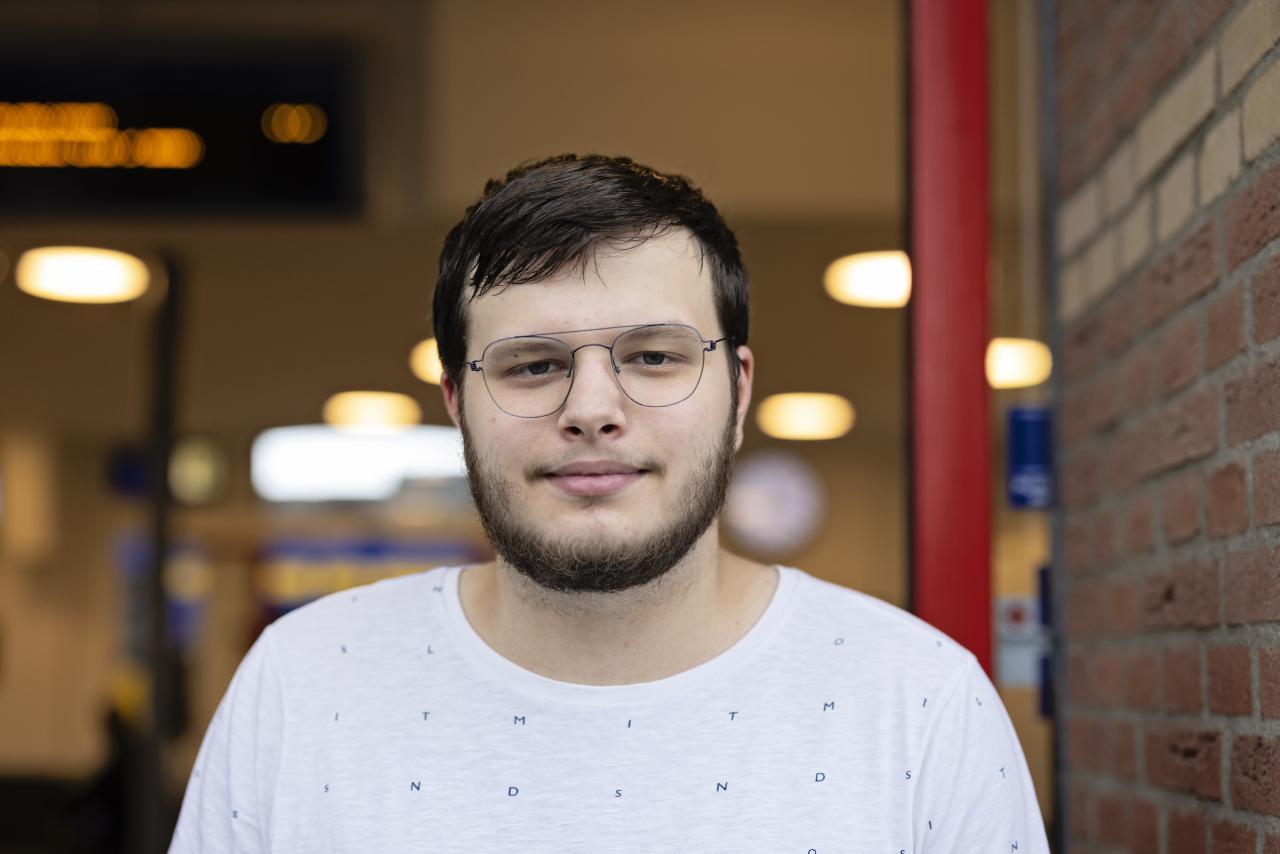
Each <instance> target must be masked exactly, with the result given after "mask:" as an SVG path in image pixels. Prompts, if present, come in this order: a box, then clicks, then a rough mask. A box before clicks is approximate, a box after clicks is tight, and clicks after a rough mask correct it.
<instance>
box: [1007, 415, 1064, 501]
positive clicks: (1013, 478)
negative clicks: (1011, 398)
mask: <svg viewBox="0 0 1280 854" xmlns="http://www.w3.org/2000/svg"><path fill="white" fill-rule="evenodd" d="M1006 436H1007V439H1006V443H1007V446H1008V448H1009V503H1010V504H1011V505H1012V506H1013V507H1016V508H1019V509H1023V510H1042V509H1044V508H1046V507H1049V506H1050V505H1051V504H1052V503H1053V423H1052V420H1051V415H1050V411H1049V408H1048V407H1047V406H1015V407H1012V408H1010V410H1009V429H1008V432H1007V433H1006Z"/></svg>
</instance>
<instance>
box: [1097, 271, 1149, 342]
mask: <svg viewBox="0 0 1280 854" xmlns="http://www.w3.org/2000/svg"><path fill="white" fill-rule="evenodd" d="M1141 307H1142V291H1141V290H1139V289H1138V286H1137V283H1132V284H1126V285H1122V286H1120V287H1118V288H1116V289H1115V290H1114V291H1112V293H1111V294H1110V295H1109V296H1108V297H1107V300H1106V302H1105V303H1104V304H1103V309H1102V318H1101V319H1100V321H1099V322H1100V324H1101V326H1102V331H1101V335H1102V352H1103V355H1106V356H1111V357H1112V358H1115V357H1118V356H1121V355H1123V354H1124V352H1125V351H1126V350H1128V349H1129V347H1130V346H1131V345H1132V344H1133V341H1134V339H1135V338H1136V337H1137V336H1138V334H1139V333H1140V332H1142V330H1141V329H1140V328H1139V327H1138V321H1139V320H1140V319H1141V312H1140V311H1139V309H1140V308H1141Z"/></svg>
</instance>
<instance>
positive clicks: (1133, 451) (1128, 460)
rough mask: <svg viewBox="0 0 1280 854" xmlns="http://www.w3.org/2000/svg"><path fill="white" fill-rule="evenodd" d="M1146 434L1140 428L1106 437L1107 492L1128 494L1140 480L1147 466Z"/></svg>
mask: <svg viewBox="0 0 1280 854" xmlns="http://www.w3.org/2000/svg"><path fill="white" fill-rule="evenodd" d="M1144 436H1145V433H1144V431H1143V429H1142V428H1141V427H1140V426H1137V425H1135V426H1132V427H1128V428H1125V429H1120V430H1116V431H1114V432H1112V433H1110V434H1109V435H1108V436H1106V437H1105V442H1106V471H1105V472H1104V481H1105V483H1106V491H1107V492H1109V493H1111V494H1112V495H1118V494H1121V493H1125V492H1128V491H1129V490H1130V489H1132V488H1133V487H1134V486H1135V485H1136V484H1137V483H1138V480H1139V477H1140V473H1141V471H1142V468H1143V466H1144V465H1145V463H1144V460H1143V457H1142V454H1143V444H1142V443H1143V441H1144Z"/></svg>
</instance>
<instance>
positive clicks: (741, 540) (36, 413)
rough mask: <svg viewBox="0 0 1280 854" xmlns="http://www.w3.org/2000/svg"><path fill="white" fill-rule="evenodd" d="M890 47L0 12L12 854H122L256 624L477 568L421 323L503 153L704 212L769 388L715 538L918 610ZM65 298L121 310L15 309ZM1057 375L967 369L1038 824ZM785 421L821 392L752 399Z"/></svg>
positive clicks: (510, 26) (1, 595)
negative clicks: (678, 187)
mask: <svg viewBox="0 0 1280 854" xmlns="http://www.w3.org/2000/svg"><path fill="white" fill-rule="evenodd" d="M987 14H988V16H989V20H988V21H987V22H986V27H987V30H986V31H987V33H988V37H989V47H988V51H989V56H988V80H989V84H988V92H987V95H988V98H989V105H990V106H989V116H990V120H989V129H990V130H989V159H988V162H989V165H990V181H989V199H990V202H989V224H990V235H991V239H990V259H989V265H988V277H989V279H988V283H987V285H988V288H989V294H990V298H989V329H990V332H991V337H992V338H995V337H1001V338H1007V339H1029V340H1031V341H1032V342H1047V340H1048V320H1047V309H1046V305H1045V303H1046V298H1045V292H1046V291H1045V284H1044V282H1045V277H1046V272H1045V269H1044V268H1045V264H1044V261H1043V257H1042V256H1043V255H1044V246H1043V244H1044V240H1043V234H1044V213H1043V207H1044V201H1043V200H1042V198H1041V195H1042V193H1041V168H1042V164H1041V157H1042V151H1041V146H1040V144H1039V142H1038V139H1039V133H1040V131H1039V122H1040V118H1041V117H1040V113H1039V110H1038V109H1037V105H1038V103H1039V86H1040V79H1041V77H1040V74H1041V71H1040V67H1039V62H1040V59H1039V56H1038V50H1037V44H1038V41H1039V30H1038V28H1039V22H1038V18H1037V6H1036V5H1035V4H1032V3H1023V2H1017V0H991V2H989V3H988V4H987ZM907 24H908V18H907V14H906V8H905V5H904V4H903V3H902V2H899V0H859V2H856V3H850V2H837V0H795V2H789V3H785V4H779V3H768V2H757V0H739V2H733V3H728V2H718V0H700V2H688V0H682V2H674V1H673V0H655V2H651V3H648V4H645V5H644V6H643V7H637V6H636V5H635V4H619V3H600V2H579V0H540V2H536V3H516V2H497V0H487V1H486V0H482V2H470V0H369V2H363V3H359V4H356V3H350V2H338V0H308V2H286V0H260V2H255V3H248V2H231V0H183V2H159V0H156V2H148V1H147V0H130V2H105V0H104V2H71V0H66V1H65V2H64V1H63V0H59V2H21V0H11V2H6V3H5V4H4V5H3V6H0V43H3V45H4V47H5V50H4V51H3V53H0V355H2V358H0V849H3V850H6V851H33V852H34V851H42V852H43V851H49V852H55V851H72V850H103V851H107V850H145V846H144V845H143V844H142V843H139V842H138V841H137V840H139V839H142V838H144V837H145V833H143V832H142V831H140V830H139V826H138V823H139V822H159V823H161V825H163V826H164V827H165V828H169V827H172V821H173V819H174V816H175V814H176V808H177V803H178V800H179V798H180V797H181V793H182V790H183V787H184V783H185V780H186V776H187V774H188V772H189V769H190V766H191V763H192V760H193V758H194V755H195V751H196V749H197V748H198V746H199V741H200V738H201V736H202V735H203V733H204V729H205V726H206V725H207V722H208V720H209V717H210V716H211V714H212V712H213V709H214V707H215V705H216V703H217V701H218V699H219V698H220V697H221V695H222V692H223V691H224V690H225V688H226V685H227V682H228V680H229V678H230V676H231V674H232V672H233V671H234V668H235V666H236V665H237V663H238V662H239V660H240V658H241V656H242V655H243V654H244V652H245V651H246V650H247V648H248V646H249V644H250V643H251V642H252V641H253V639H254V638H255V637H256V634H257V632H258V631H259V630H260V629H261V627H262V626H263V625H265V624H266V623H267V622H269V621H270V620H272V619H274V618H275V617H276V616H278V615H279V614H281V613H283V612H284V611H286V610H288V609H290V608H293V607H296V606H298V605H299V604H302V603H304V602H306V601H308V600H310V599H312V598H315V597H317V596H320V595H323V594H325V593H328V592H331V591H334V590H338V589H342V588H344V587H348V586H351V585H354V584H360V583H365V582H366V581H370V580H373V579H376V578H380V577H385V576H388V575H395V574H401V573H407V572H418V571H421V570H424V569H428V568H430V567H433V566H437V565H442V564H448V563H459V562H469V561H476V560H482V559H485V558H486V557H487V556H488V554H489V552H488V548H487V545H486V544H485V542H484V540H483V538H482V536H481V532H480V528H479V525H478V523H477V522H476V520H475V519H474V518H473V516H472V513H471V507H470V502H469V497H468V495H467V491H466V487H465V481H464V480H463V479H462V470H461V460H460V453H459V449H458V439H457V436H456V434H455V433H454V431H453V430H452V428H451V426H450V424H449V420H448V418H447V416H446V414H445V410H444V408H443V405H442V403H441V400H440V395H439V390H438V386H437V385H435V384H434V375H433V373H432V364H431V363H432V356H433V353H434V350H433V348H434V345H433V343H432V342H430V341H429V340H428V339H429V338H430V335H431V326H430V317H429V308H430V299H431V292H432V287H433V284H434V278H435V265H436V260H437V255H438V252H439V249H440V246H441V243H442V240H443V237H444V234H445V232H446V230H447V229H448V228H449V227H450V226H451V225H452V224H453V223H454V222H456V221H457V220H458V219H459V218H460V216H461V214H462V212H463V209H464V208H465V207H466V206H467V205H468V204H470V203H471V202H472V201H474V200H475V199H476V198H477V197H478V195H479V193H480V192H481V190H482V188H483V185H484V182H485V181H486V180H487V179H489V178H491V177H496V176H500V175H502V174H503V173H505V171H506V170H508V169H509V168H511V167H513V166H514V165H516V164H517V163H519V162H521V161H524V160H528V159H532V158H537V157H542V156H547V155H552V154H557V153H562V152H579V153H586V152H598V153H605V154H625V155H628V156H631V157H633V158H635V159H637V160H639V161H640V162H642V163H646V164H649V165H652V166H654V167H656V168H658V169H661V170H664V171H673V172H679V173H682V174H685V175H688V176H690V177H691V178H692V179H693V180H694V181H695V182H696V183H698V184H699V185H700V186H701V187H702V188H703V189H704V190H705V192H706V193H707V195H708V196H709V198H710V199H712V200H713V202H714V203H715V204H716V205H717V206H718V207H719V208H720V210H721V212H722V213H723V214H724V215H725V217H726V219H727V220H728V222H729V224H730V225H731V227H733V228H734V229H735V231H736V233H737V235H738V238H739V241H740V243H741V247H742V250H743V252H744V255H745V259H746V262H747V266H748V269H749V270H750V272H751V275H752V283H753V284H752V286H753V306H752V308H753V316H752V334H751V342H750V343H751V345H752V347H753V349H754V351H755V353H756V356H757V360H758V373H757V379H756V389H755V399H756V403H755V404H754V409H755V411H754V412H753V413H752V417H751V420H750V425H749V429H748V433H747V439H746V444H745V446H744V448H743V452H742V454H741V456H740V458H739V463H738V469H737V478H736V481H735V485H734V487H733V493H732V496H731V499H730V506H729V509H728V510H727V511H726V517H725V524H724V525H723V526H722V527H723V530H724V536H725V539H726V542H727V544H728V545H730V546H731V547H732V548H734V549H737V550H739V551H741V552H743V553H746V554H748V555H751V556H753V557H756V558H758V559H762V560H768V561H779V562H783V563H787V564H791V565H795V566H798V567H801V568H803V569H805V570H806V571H808V572H810V573H812V574H814V575H817V576H819V577H822V578H825V579H829V580H831V581H834V582H837V583H839V584H844V585H847V586H850V587H853V588H856V589H859V590H862V591H864V592H867V593H870V594H872V595H874V596H877V597H880V598H882V599H885V600H887V601H889V602H892V603H894V604H896V605H899V606H902V607H910V606H911V605H912V598H913V582H912V576H911V571H910V560H909V559H910V513H909V507H910V506H911V505H910V500H911V483H910V478H911V475H910V471H911V469H910V465H909V458H910V430H909V427H910V423H909V420H908V413H909V405H908V401H909V385H908V379H909V372H908V363H909V360H908V353H909V347H910V341H909V335H908V330H909V314H908V312H909V311H910V303H909V294H910V291H909V284H910V276H909V273H910V264H909V262H907V261H906V260H905V259H906V255H904V254H903V253H904V252H905V251H906V250H908V248H909V247H908V233H909V229H908V217H909V210H908V207H909V205H908V199H909V196H910V194H909V183H908V177H907V173H908V156H909V151H910V148H909V145H908V118H907V92H906V86H907V68H908V57H907V55H906V49H905V45H906V43H907V33H906V27H907ZM51 246H52V247H57V246H89V247H101V248H107V249H111V250H115V251H117V252H123V253H128V255H129V256H132V257H133V258H136V259H138V262H137V263H135V264H134V266H133V267H130V266H129V262H128V259H125V265H124V266H123V267H116V266H110V265H111V264H113V263H114V262H116V261H119V260H120V259H119V258H117V257H113V256H111V257H105V258H104V257H101V256H75V255H68V254H67V253H65V252H63V253H61V254H45V255H40V254H37V253H33V252H30V251H29V250H35V249H38V248H40V247H51ZM862 253H890V254H888V255H878V256H868V255H863V254H862ZM850 256H858V257H856V258H850ZM842 259H844V260H843V261H842ZM836 262H841V263H839V264H836ZM860 263H861V264H863V266H861V267H860V266H858V265H859V264H860ZM93 264H102V265H107V266H103V267H83V266H76V265H93ZM68 269H70V270H71V271H72V273H75V271H77V270H79V271H83V270H85V269H88V270H90V271H91V273H90V275H91V276H92V277H94V281H96V282H98V283H100V284H101V283H104V282H105V283H108V284H110V283H112V282H114V283H116V284H118V285H119V288H120V290H119V292H118V293H116V294H114V295H113V294H107V293H84V292H80V293H78V294H73V295H72V297H68V296H67V294H66V293H65V292H62V293H61V294H57V293H55V294H53V296H55V297H56V299H49V298H44V297H48V296H49V295H50V294H49V293H48V292H45V293H43V294H41V293H37V291H39V290H40V288H41V287H45V288H46V289H54V288H57V287H58V282H59V281H63V280H61V279H59V278H58V276H59V274H60V271H66V270H68ZM93 271H96V272H93ZM81 275H84V274H83V272H81ZM131 277H133V278H131ZM131 282H132V283H134V284H133V286H132V287H133V289H132V290H130V289H129V288H130V283H131ZM42 283H43V284H42ZM104 287H105V285H104ZM73 297H75V298H79V299H80V300H85V299H88V300H92V301H93V302H83V301H81V302H75V301H67V300H68V299H69V298H73ZM109 299H115V300H123V301H115V302H108V301H106V300H109ZM1026 346H1028V347H1030V350H1031V353H1032V356H1036V355H1047V352H1046V353H1045V354H1041V353H1040V350H1043V349H1044V347H1043V344H1040V345H1039V350H1037V348H1036V345H1035V344H1034V343H1032V344H1028V345H1026ZM997 361H998V360H997ZM1015 361H1016V360H1015ZM1015 373H1016V371H1015ZM1048 377H1049V373H1048V366H1047V364H1044V365H1042V366H1041V368H1040V369H1039V370H1036V369H1034V366H1033V369H1032V370H1031V373H1029V374H1025V375H1024V374H1018V375H1016V376H1008V375H1007V372H1005V373H1001V369H1000V368H999V365H996V366H995V367H992V365H991V364H990V363H989V365H988V378H989V380H990V382H991V384H992V386H993V390H992V392H991V396H990V401H989V406H988V410H989V426H990V463H991V464H990V466H989V483H990V486H989V490H990V492H989V495H990V504H991V507H990V510H991V520H992V526H991V549H990V575H991V594H992V596H991V610H990V613H991V637H992V647H991V650H990V655H989V656H987V658H986V661H985V662H984V663H986V664H987V665H988V667H989V668H990V669H991V672H992V675H993V678H994V679H995V680H996V682H997V684H998V686H999V687H1000V689H1001V693H1002V695H1003V696H1004V699H1005V703H1006V705H1007V707H1008V709H1009V713H1010V715H1011V717H1012V718H1013V720H1014V723H1015V725H1016V727H1017V729H1018V733H1019V736H1020V738H1021V740H1022V745H1023V747H1024V750H1025V752H1026V755H1027V759H1028V762H1029V765H1030V767H1031V770H1032V774H1033V777H1034V781H1035V784H1036V788H1037V793H1038V795H1039V797H1040V801H1041V807H1042V810H1043V812H1044V815H1045V819H1046V821H1048V822H1052V821H1053V820H1054V817H1055V798H1054V791H1055V786H1054V772H1053V728H1052V726H1051V723H1050V719H1049V717H1048V715H1049V714H1050V713H1051V710H1052V703H1051V699H1052V698H1051V696H1049V692H1048V690H1047V685H1046V681H1047V674H1048V673H1049V666H1048V663H1047V662H1048V659H1047V649H1048V642H1047V637H1048V635H1047V631H1046V629H1044V628H1043V627H1042V626H1041V622H1042V617H1043V616H1045V615H1044V614H1042V611H1044V610H1046V609H1044V608H1042V607H1041V601H1042V599H1043V598H1044V597H1046V596H1047V595H1048V593H1047V591H1046V589H1045V585H1046V581H1045V575H1046V573H1047V570H1045V568H1046V567H1047V565H1048V564H1049V562H1050V540H1051V538H1050V516H1049V512H1048V503H1049V501H1048V493H1049V491H1050V488H1049V487H1047V486H1046V485H1045V482H1044V468H1045V466H1047V462H1048V461H1047V459H1045V458H1043V454H1040V451H1038V450H1036V449H1037V448H1038V447H1039V445H1037V444H1036V442H1037V441H1038V440H1037V438H1036V437H1037V436H1042V435H1043V424H1044V423H1045V422H1046V419H1047V409H1046V408H1045V405H1046V404H1047V403H1048V399H1049V393H1048V390H1047V389H1048V386H1047V385H1046V384H1045V380H1046V379H1048ZM1004 386H1010V387H1009V388H1005V387H1004ZM351 392H378V393H382V395H381V396H374V397H365V398H353V397H350V396H340V395H345V393H351ZM797 393H808V394H820V395H826V396H827V397H819V398H799V399H797V398H772V399H771V396H774V395H784V394H788V395H790V394H797ZM796 407H799V408H798V409H797V408H796ZM1011 424H1013V425H1014V426H1012V427H1011V426H1010V425H1011ZM1011 430H1012V431H1013V434H1010V431H1011ZM1040 441H1041V442H1042V443H1043V440H1040ZM1014 444H1017V448H1018V449H1020V450H1017V451H1016V452H1014V447H1013V446H1014ZM1028 449H1030V450H1028ZM157 453H159V454H160V459H159V460H157V456H156V455H157ZM1011 453H1012V454H1013V457H1012V458H1011V457H1010V454H1011ZM1037 454H1040V456H1037ZM1011 459H1012V460H1013V465H1014V466H1016V467H1018V472H1017V473H1019V474H1020V475H1021V478H1020V479H1019V478H1013V477H1011V475H1012V474H1014V472H1013V471H1011ZM161 462H163V463H164V465H160V463H161ZM158 478H162V479H163V480H164V481H165V482H167V490H166V491H167V493H168V496H169V498H170V499H171V500H168V501H162V502H161V501H157V500H156V494H157V489H156V487H157V479H158ZM978 494H983V495H985V494H987V493H978ZM157 554H161V555H163V560H162V561H157V560H156V558H155V556H156V555H157ZM157 563H160V564H162V565H163V574H162V575H160V576H157V575H156V574H155V569H156V565H157ZM156 614H163V615H164V620H165V623H164V628H165V632H164V635H165V636H166V638H167V640H166V643H165V646H164V647H163V648H162V649H161V650H159V651H158V648H157V647H155V646H154V643H155V639H156V637H157V636H158V635H157V632H156V631H155V628H156V626H155V621H154V620H153V616H154V615H156ZM157 686H158V688H157ZM155 690H158V691H160V692H162V694H163V696H161V697H160V702H159V703H158V704H157V703H155V702H153V701H154V700H155V694H154V693H153V692H154V691H155ZM154 709H160V710H161V712H160V713H161V714H163V715H164V716H165V717H166V718H167V719H166V720H163V721H161V722H160V723H161V725H160V726H159V727H158V728H157V727H155V726H152V722H153V721H154V719H155V718H154V713H153V710H154ZM157 762H158V763H160V765H159V767H160V768H161V774H160V777H159V780H158V782H157V780H156V778H155V776H154V775H149V774H148V772H147V769H148V768H151V767H154V763H157ZM139 792H146V793H152V794H154V795H155V801H156V803H158V804H160V805H161V806H159V807H153V809H154V810H155V812H152V813H148V812H147V808H146V807H142V808H139V807H138V806H137V804H136V802H137V800H138V793H139ZM131 803H132V804H133V806H130V804H131ZM165 832H167V831H165ZM166 838H167V836H166ZM130 840H133V841H132V842H131V841H130Z"/></svg>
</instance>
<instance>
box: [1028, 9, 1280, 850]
mask: <svg viewBox="0 0 1280 854" xmlns="http://www.w3.org/2000/svg"><path fill="white" fill-rule="evenodd" d="M1057 5H1058V8H1057V19H1056V21H1055V27H1056V38H1057V46H1056V49H1057V73H1058V87H1059V88H1058V93H1057V102H1056V104H1054V105H1052V107H1053V108H1054V109H1056V111H1057V121H1058V127H1059V135H1058V149H1059V152H1060V159H1059V164H1058V165H1059V171H1058V175H1057V178H1058V184H1059V187H1058V191H1059V195H1060V199H1061V204H1060V206H1059V208H1058V210H1057V212H1056V213H1057V233H1056V247H1055V261H1056V265H1057V271H1058V282H1059V289H1058V305H1057V307H1056V314H1057V322H1058V324H1059V329H1060V330H1061V336H1060V340H1061V341H1062V347H1061V352H1060V353H1059V362H1058V365H1059V371H1060V379H1061V383H1062V384H1061V389H1062V396H1061V399H1060V401H1059V404H1060V422H1059V424H1060V430H1059V451H1060V459H1061V472H1062V483H1061V497H1062V502H1061V506H1062V509H1061V513H1062V518H1061V525H1060V530H1062V531H1063V541H1062V542H1061V543H1060V548H1059V550H1058V553H1059V554H1060V555H1061V556H1062V561H1061V563H1062V566H1061V567H1060V570H1059V574H1058V576H1057V577H1058V583H1059V586H1060V588H1061V590H1062V595H1063V599H1062V601H1063V603H1064V607H1065V614H1064V621H1063V626H1064V629H1063V630H1064V633H1065V644H1064V646H1063V649H1062V653H1063V655H1064V665H1065V668H1066V682H1065V684H1066V692H1065V694H1066V696H1065V697H1063V702H1062V710H1063V727H1064V730H1063V731H1064V735H1065V741H1066V744H1065V751H1066V754H1065V755H1066V767H1065V769H1064V781H1065V784H1066V789H1065V793H1064V794H1065V803H1066V808H1067V810H1068V813H1067V834H1068V837H1069V839H1070V840H1071V845H1070V850H1072V851H1085V850H1088V851H1095V850H1102V851H1106V850H1116V851H1139V852H1170V854H1174V852H1249V854H1262V853H1263V852H1264V853H1265V854H1280V46H1277V40H1278V39H1280V0H1248V2H1243V0H1165V2H1153V0H1061V2H1059V3H1058V4H1057Z"/></svg>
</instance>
